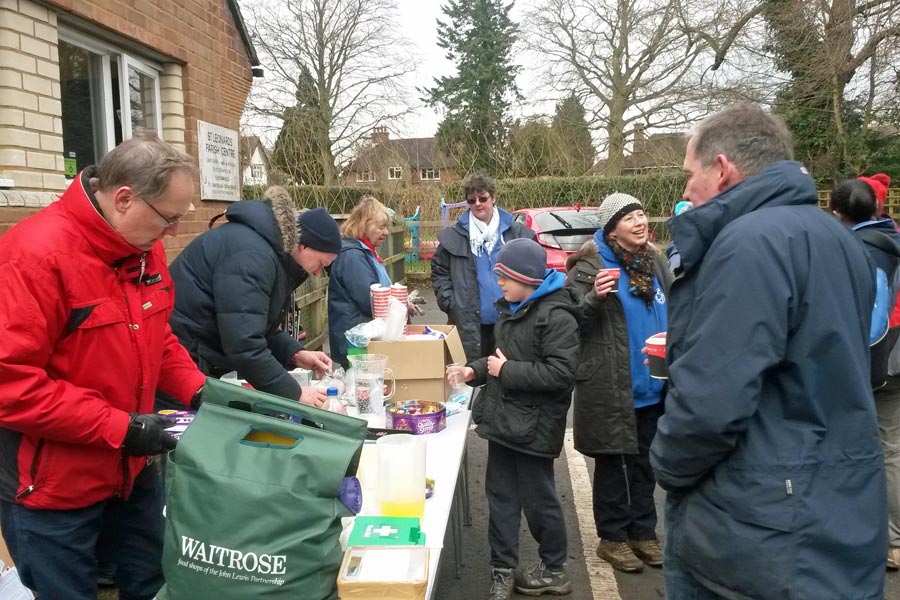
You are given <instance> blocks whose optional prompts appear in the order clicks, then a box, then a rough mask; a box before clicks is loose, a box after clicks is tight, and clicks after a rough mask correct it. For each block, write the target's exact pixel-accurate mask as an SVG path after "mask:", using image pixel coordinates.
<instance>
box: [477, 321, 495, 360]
mask: <svg viewBox="0 0 900 600" xmlns="http://www.w3.org/2000/svg"><path fill="white" fill-rule="evenodd" d="M496 349H497V341H496V339H495V338H494V324H493V323H491V324H490V325H484V324H482V325H481V356H490V355H491V354H493V353H494V350H496Z"/></svg>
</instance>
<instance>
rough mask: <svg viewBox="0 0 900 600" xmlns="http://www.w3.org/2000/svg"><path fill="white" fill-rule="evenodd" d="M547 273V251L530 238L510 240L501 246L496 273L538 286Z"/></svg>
mask: <svg viewBox="0 0 900 600" xmlns="http://www.w3.org/2000/svg"><path fill="white" fill-rule="evenodd" d="M546 273H547V251H546V250H544V247H543V246H541V245H540V244H538V243H537V242H535V241H534V240H529V239H528V238H518V239H515V240H510V241H509V242H507V243H506V244H504V245H503V247H502V248H500V252H499V253H498V254H497V263H496V265H495V266H494V274H496V275H502V276H503V277H506V278H507V279H512V280H513V281H518V282H519V283H524V284H525V285H530V286H532V287H538V286H539V285H541V284H542V283H544V275H545V274H546Z"/></svg>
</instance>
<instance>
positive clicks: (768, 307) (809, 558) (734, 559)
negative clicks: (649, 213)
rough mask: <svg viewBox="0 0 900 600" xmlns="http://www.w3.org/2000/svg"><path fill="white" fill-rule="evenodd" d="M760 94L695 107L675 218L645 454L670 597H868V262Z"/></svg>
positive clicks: (879, 553) (875, 497)
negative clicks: (682, 202)
mask: <svg viewBox="0 0 900 600" xmlns="http://www.w3.org/2000/svg"><path fill="white" fill-rule="evenodd" d="M791 158H792V142H791V136H790V133H789V132H788V130H787V128H786V127H785V126H784V124H783V123H781V122H780V121H779V120H777V119H776V118H774V117H772V116H770V115H768V114H766V113H765V112H763V111H762V110H761V109H760V108H759V107H758V106H755V105H749V104H740V105H736V106H732V107H729V108H726V109H724V110H722V111H720V112H718V113H716V114H714V115H712V116H710V117H708V118H707V119H705V120H704V121H703V122H702V123H701V124H700V125H699V126H698V127H697V129H696V130H695V132H694V134H693V136H692V137H691V139H690V142H689V143H688V147H687V152H686V156H685V161H684V170H685V171H686V173H687V177H688V182H687V186H686V188H685V192H684V198H685V199H686V200H689V201H691V202H692V203H693V204H694V208H693V209H692V210H689V211H687V212H685V213H683V214H681V215H679V216H677V217H675V218H673V219H672V220H671V221H670V226H669V227H670V232H671V235H672V241H673V242H674V244H675V246H676V247H677V248H678V251H679V253H680V257H681V266H680V268H679V269H678V270H677V272H676V273H675V277H676V279H675V282H674V284H673V286H672V289H671V293H670V296H669V310H670V317H669V334H668V357H667V360H668V362H669V388H668V395H667V397H666V414H665V415H664V416H663V417H662V418H660V420H659V426H658V433H657V435H656V438H655V440H654V442H653V445H652V446H651V463H652V465H653V469H654V471H655V473H656V478H657V481H658V482H659V484H660V485H661V486H662V487H663V488H665V489H666V490H667V491H668V492H669V494H668V498H667V502H666V543H665V557H664V565H665V572H666V593H667V595H668V596H669V597H670V598H688V597H690V598H695V597H696V598H702V597H708V596H709V592H712V593H713V594H716V595H718V596H722V597H725V598H815V599H820V598H867V599H868V598H873V599H874V598H881V597H882V595H883V592H882V590H883V586H884V570H885V555H886V548H887V515H886V505H885V480H884V463H883V459H882V454H881V447H880V442H879V438H878V428H877V422H876V416H875V405H874V401H873V398H872V391H871V387H870V385H869V357H868V334H869V318H870V314H871V308H872V303H873V301H874V293H875V282H874V277H873V266H872V263H871V261H870V259H869V258H868V256H867V254H866V250H865V248H864V247H863V245H862V243H861V242H860V241H859V240H858V239H855V238H854V236H853V233H852V232H850V231H849V230H848V229H847V228H846V227H844V226H842V225H841V224H840V223H839V222H838V221H837V220H836V219H834V218H832V217H831V216H830V215H828V214H826V213H825V212H824V211H822V210H820V209H819V208H818V207H817V194H816V188H815V185H814V183H813V180H812V178H811V177H810V176H809V174H808V173H807V172H806V169H805V168H804V167H803V166H802V165H801V164H799V163H797V162H793V161H792V160H791Z"/></svg>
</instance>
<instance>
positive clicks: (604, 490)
mask: <svg viewBox="0 0 900 600" xmlns="http://www.w3.org/2000/svg"><path fill="white" fill-rule="evenodd" d="M662 412H663V410H662V403H661V402H660V403H657V404H653V405H651V406H645V407H643V408H638V409H635V411H634V414H635V419H636V421H637V440H638V454H601V455H597V456H595V457H594V490H593V492H594V523H595V524H596V525H597V535H598V536H600V539H603V540H610V541H616V542H624V541H626V540H654V539H656V505H655V504H654V502H653V490H654V488H655V487H656V479H655V478H654V477H653V469H652V468H650V443H651V442H652V441H653V436H655V435H656V422H657V421H658V420H659V417H660V415H662Z"/></svg>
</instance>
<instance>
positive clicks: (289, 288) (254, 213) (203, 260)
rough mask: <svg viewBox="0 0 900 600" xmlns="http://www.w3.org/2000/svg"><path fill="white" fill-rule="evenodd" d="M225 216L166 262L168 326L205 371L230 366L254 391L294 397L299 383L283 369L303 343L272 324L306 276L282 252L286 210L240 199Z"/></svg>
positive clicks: (286, 242) (287, 229)
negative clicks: (170, 303)
mask: <svg viewBox="0 0 900 600" xmlns="http://www.w3.org/2000/svg"><path fill="white" fill-rule="evenodd" d="M276 215H278V216H277V218H276ZM225 216H226V218H227V219H228V222H227V223H225V224H223V225H221V226H220V227H217V228H215V229H213V230H211V231H207V232H205V233H203V234H202V235H200V236H198V237H196V238H194V240H193V241H191V243H189V244H188V245H187V247H186V248H185V249H184V251H182V253H181V254H180V255H178V257H177V258H176V259H175V261H174V262H173V263H172V266H171V268H170V271H171V273H172V279H173V280H174V282H175V292H176V293H175V310H174V311H173V312H172V317H171V319H170V320H169V322H170V324H171V325H172V331H173V332H174V333H175V335H176V336H178V339H179V341H180V342H181V343H182V344H183V345H184V346H185V347H186V348H187V349H188V351H189V352H190V354H191V357H192V358H193V359H194V361H195V362H196V363H197V365H198V366H199V367H200V370H201V371H203V372H204V373H206V374H207V375H210V376H213V377H219V376H221V375H222V374H224V373H227V372H228V371H231V370H235V371H237V372H238V374H239V375H240V376H241V377H243V378H245V379H246V380H247V381H248V382H250V384H251V385H253V387H255V388H256V389H258V390H261V391H264V392H269V393H271V394H276V395H278V396H282V397H284V398H288V399H291V400H297V399H298V398H299V397H300V386H299V385H298V384H297V381H296V380H295V379H294V378H293V377H291V376H290V374H289V373H288V372H287V370H286V369H290V368H293V364H292V362H291V357H292V356H293V355H294V354H295V353H296V352H298V351H299V350H302V349H303V344H301V343H300V342H299V341H297V340H296V339H294V338H292V337H291V336H290V335H288V334H287V333H286V332H284V331H281V330H280V328H279V325H280V323H281V321H282V318H283V316H284V313H285V310H286V309H287V308H288V306H289V304H288V302H289V301H290V299H291V293H292V292H293V291H294V289H295V288H296V287H297V286H299V285H300V284H301V283H303V281H305V280H306V278H307V277H308V275H307V273H306V272H305V271H303V269H301V268H300V266H299V265H297V263H296V262H295V261H294V260H293V259H292V258H291V256H290V254H288V253H287V252H286V251H285V248H290V249H293V248H294V247H296V244H297V224H296V217H295V212H294V208H293V206H281V205H279V206H275V207H274V210H273V206H272V205H270V204H269V202H266V201H259V200H244V201H242V202H237V203H235V204H232V205H231V206H229V207H228V210H227V211H225Z"/></svg>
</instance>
